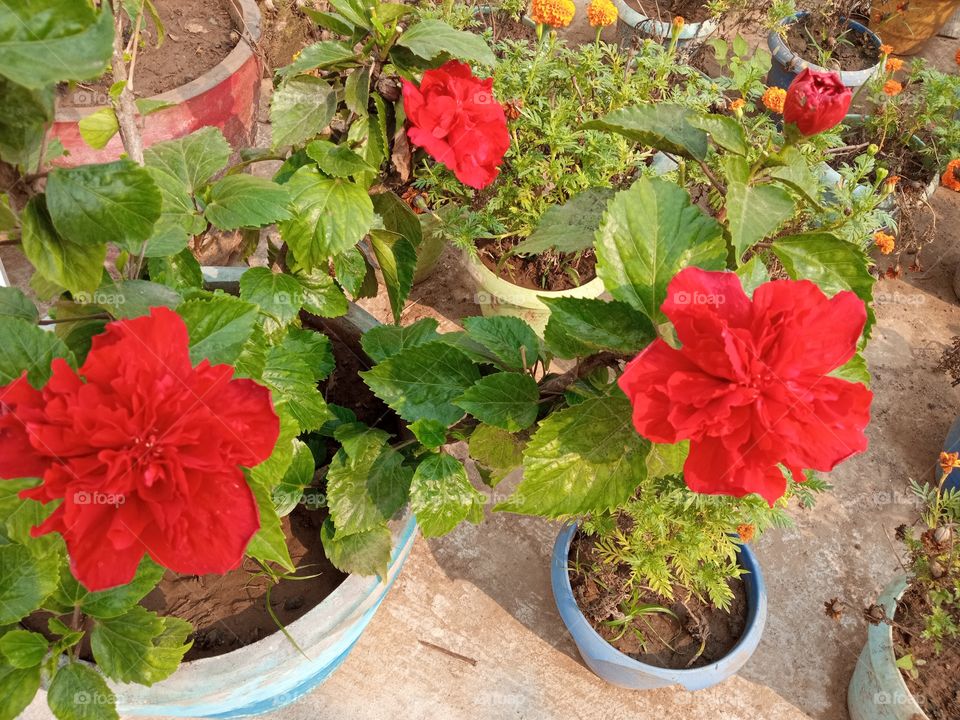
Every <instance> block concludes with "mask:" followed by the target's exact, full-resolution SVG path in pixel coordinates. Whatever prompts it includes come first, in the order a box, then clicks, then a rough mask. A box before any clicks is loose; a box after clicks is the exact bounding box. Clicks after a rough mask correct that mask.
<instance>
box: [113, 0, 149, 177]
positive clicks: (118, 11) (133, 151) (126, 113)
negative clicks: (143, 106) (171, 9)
mask: <svg viewBox="0 0 960 720" xmlns="http://www.w3.org/2000/svg"><path fill="white" fill-rule="evenodd" d="M123 17H124V10H123V4H122V2H121V0H113V25H114V35H113V82H114V83H120V82H122V83H124V85H123V90H121V91H120V95H119V96H118V97H117V98H116V99H115V100H114V102H113V105H114V112H116V114H117V124H118V125H119V126H120V139H121V140H122V141H123V149H124V150H126V151H127V155H128V156H129V157H130V159H131V160H133V161H134V162H135V163H137V164H138V165H143V138H142V137H141V136H140V128H138V127H137V105H136V102H134V96H133V87H132V86H133V69H134V68H135V66H136V62H137V46H138V45H139V44H140V23H141V21H142V20H143V4H141V5H140V12H139V14H138V15H137V22H136V26H135V27H134V37H133V51H132V55H131V58H130V67H129V68H128V67H127V63H126V60H124V57H123Z"/></svg>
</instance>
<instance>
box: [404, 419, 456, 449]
mask: <svg viewBox="0 0 960 720" xmlns="http://www.w3.org/2000/svg"><path fill="white" fill-rule="evenodd" d="M409 427H410V432H412V433H413V434H414V436H415V437H416V438H417V440H418V441H419V442H420V444H421V445H423V446H424V447H428V448H430V449H431V450H433V449H436V448H439V447H442V446H443V445H445V444H446V442H447V426H446V425H444V424H442V423H439V422H437V421H436V420H417V421H416V422H415V423H410V425H409Z"/></svg>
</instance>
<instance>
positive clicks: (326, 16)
mask: <svg viewBox="0 0 960 720" xmlns="http://www.w3.org/2000/svg"><path fill="white" fill-rule="evenodd" d="M303 12H304V13H305V14H306V16H307V17H309V18H310V19H311V20H313V21H314V22H315V23H317V25H319V26H320V27H322V28H326V29H327V30H330V31H332V32H334V33H336V34H337V35H352V34H353V31H354V26H353V23H351V22H350V21H349V20H347V19H346V18H343V17H341V16H340V15H337V14H336V13H328V12H323V11H321V10H314V9H313V8H312V7H310V6H309V5H305V6H304V7H303Z"/></svg>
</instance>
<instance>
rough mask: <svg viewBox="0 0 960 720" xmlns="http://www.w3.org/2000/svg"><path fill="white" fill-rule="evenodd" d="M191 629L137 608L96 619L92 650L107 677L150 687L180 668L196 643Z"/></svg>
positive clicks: (92, 634) (175, 619) (137, 606)
mask: <svg viewBox="0 0 960 720" xmlns="http://www.w3.org/2000/svg"><path fill="white" fill-rule="evenodd" d="M192 630H193V628H192V626H191V625H190V623H188V622H186V621H185V620H180V619H179V618H175V617H160V616H159V615H157V614H156V613H153V612H150V611H149V610H147V609H145V608H143V607H141V606H139V605H136V606H134V607H133V608H131V609H130V610H129V611H127V612H126V613H124V614H123V615H120V616H117V617H113V618H109V619H101V620H97V622H96V623H95V624H94V626H93V632H91V633H90V647H91V649H92V650H93V657H94V659H95V660H96V661H97V666H98V667H99V668H100V669H101V670H102V671H103V673H104V675H106V676H107V677H109V678H111V679H113V680H118V681H120V682H127V683H130V682H133V683H139V684H140V685H147V686H150V685H153V684H154V683H157V682H160V681H161V680H164V679H165V678H168V677H170V675H172V674H173V673H174V671H176V669H177V668H178V667H179V666H180V661H181V660H183V656H184V653H186V652H187V650H189V649H190V646H191V645H192V644H193V643H188V642H187V636H188V635H189V634H190V633H191V632H192ZM68 667H69V666H68ZM61 672H62V670H61ZM54 679H56V678H54Z"/></svg>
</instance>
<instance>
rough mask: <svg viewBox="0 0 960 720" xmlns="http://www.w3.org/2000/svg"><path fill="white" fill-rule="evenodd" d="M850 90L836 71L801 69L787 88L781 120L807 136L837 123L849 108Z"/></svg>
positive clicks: (851, 95) (851, 96)
mask: <svg viewBox="0 0 960 720" xmlns="http://www.w3.org/2000/svg"><path fill="white" fill-rule="evenodd" d="M852 99H853V92H852V91H851V90H850V88H848V87H847V86H846V85H844V84H843V81H842V80H841V79H840V76H839V75H837V73H833V72H815V71H813V70H811V69H810V68H806V69H804V71H803V72H801V73H800V74H799V75H797V77H795V78H794V80H793V82H792V83H790V87H789V88H788V89H787V99H786V101H785V102H784V105H783V120H784V122H785V123H787V124H790V125H793V126H795V127H796V128H797V130H799V131H800V134H801V135H804V136H806V137H809V136H810V135H816V134H817V133H822V132H823V131H824V130H829V129H830V128H832V127H836V126H837V125H839V124H840V123H841V122H842V121H843V118H844V117H846V115H847V110H849V109H850V101H851V100H852Z"/></svg>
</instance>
